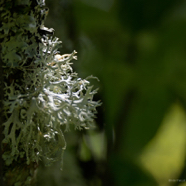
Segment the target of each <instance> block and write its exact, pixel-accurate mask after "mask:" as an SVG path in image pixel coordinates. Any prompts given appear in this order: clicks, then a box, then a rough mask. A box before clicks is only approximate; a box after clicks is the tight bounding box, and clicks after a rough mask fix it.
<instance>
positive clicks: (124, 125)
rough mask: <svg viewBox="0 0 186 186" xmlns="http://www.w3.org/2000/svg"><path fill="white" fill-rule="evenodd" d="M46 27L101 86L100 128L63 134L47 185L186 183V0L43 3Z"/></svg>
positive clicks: (43, 175) (45, 172)
mask: <svg viewBox="0 0 186 186" xmlns="http://www.w3.org/2000/svg"><path fill="white" fill-rule="evenodd" d="M46 5H47V6H48V7H49V9H50V11H49V15H48V17H47V20H46V24H45V25H46V26H47V27H49V28H50V27H51V28H54V29H55V36H57V37H59V38H60V40H62V42H63V43H62V48H61V49H60V50H61V54H65V53H71V52H72V51H73V50H74V49H75V50H76V51H77V52H78V61H74V64H73V68H74V70H75V71H76V72H78V74H79V76H80V77H81V78H86V77H87V76H89V75H93V76H96V77H98V78H99V80H100V81H97V80H91V83H92V84H94V87H95V88H97V87H99V93H98V94H97V96H96V97H95V100H101V101H102V103H103V104H102V106H101V107H99V108H98V114H97V119H96V120H95V125H96V127H95V128H94V129H92V130H89V131H87V130H86V131H74V130H73V129H72V130H71V132H68V133H65V137H66V141H67V150H66V151H65V153H64V157H63V171H62V172H61V171H60V170H59V163H56V164H54V165H53V166H51V167H48V168H46V167H44V166H43V167H42V166H41V167H40V170H39V173H38V178H39V179H38V180H39V181H38V185H45V186H61V185H65V186H84V185H87V186H125V185H126V186H153V185H155V186H156V185H157V186H176V185H179V186H185V185H186V114H185V108H186V2H185V1H184V0H180V1H176V0H169V1H167V0H161V1H160V0H152V1H149V0H94V1H93V0H46Z"/></svg>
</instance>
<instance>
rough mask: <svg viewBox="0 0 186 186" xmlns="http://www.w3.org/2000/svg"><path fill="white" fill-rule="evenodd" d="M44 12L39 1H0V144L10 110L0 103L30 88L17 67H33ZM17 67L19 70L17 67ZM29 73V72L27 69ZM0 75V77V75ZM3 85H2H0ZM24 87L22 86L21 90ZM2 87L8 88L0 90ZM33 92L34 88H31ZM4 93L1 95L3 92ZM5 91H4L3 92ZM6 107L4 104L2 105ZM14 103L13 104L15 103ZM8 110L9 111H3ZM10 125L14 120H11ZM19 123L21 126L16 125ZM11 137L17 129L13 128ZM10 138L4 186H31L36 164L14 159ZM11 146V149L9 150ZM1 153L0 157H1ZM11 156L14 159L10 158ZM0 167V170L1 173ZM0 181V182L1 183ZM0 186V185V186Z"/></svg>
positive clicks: (6, 144)
mask: <svg viewBox="0 0 186 186" xmlns="http://www.w3.org/2000/svg"><path fill="white" fill-rule="evenodd" d="M46 13H47V8H46V7H45V4H44V1H42V0H1V1H0V55H1V56H0V59H1V67H0V74H1V75H0V77H1V79H0V81H1V92H0V99H1V109H2V108H5V109H4V110H3V112H2V110H1V117H0V118H1V141H2V139H3V138H4V135H6V134H5V133H6V132H4V135H3V134H2V123H4V122H3V121H2V120H3V118H4V120H7V119H8V118H9V117H10V115H11V113H12V111H11V108H10V106H11V105H4V107H3V105H2V104H3V102H2V100H3V99H4V98H5V100H8V99H11V97H12V100H13V99H14V98H13V97H14V96H15V95H16V92H19V93H21V94H26V89H31V87H29V86H30V82H29V80H28V84H27V85H25V82H23V80H24V79H25V78H28V77H24V75H25V72H24V71H23V70H22V69H21V68H26V67H28V66H29V67H31V66H33V67H34V66H35V61H36V56H37V55H38V53H39V44H40V43H41V36H42V30H41V27H42V24H43V21H44V19H45V16H46ZM20 66H21V68H20ZM30 73H32V71H31V70H30ZM2 74H3V75H2ZM3 82H4V83H3ZM23 84H24V86H25V87H21V86H22V85H23ZM3 86H5V87H6V88H7V87H9V90H8V89H6V90H4V88H3ZM32 89H34V87H32ZM3 90H4V92H3ZM5 91H6V92H5ZM4 104H6V103H4ZM15 104H16V102H15ZM7 107H9V108H7ZM14 119H15V118H14ZM12 122H14V120H12ZM12 122H11V123H10V126H9V129H8V130H9V131H8V132H7V134H8V135H10V130H13V123H12ZM20 124H21V123H20ZM15 133H16V134H14V135H15V136H14V137H15V138H16V137H17V136H18V135H19V133H20V130H19V129H15ZM13 140H14V139H13V137H12V138H10V137H9V141H11V142H12V144H10V143H9V141H3V147H2V153H3V159H4V160H5V164H4V166H2V162H3V161H1V169H0V174H1V178H3V179H4V182H5V185H6V186H27V185H33V184H34V180H35V174H36V170H37V167H38V162H36V161H35V162H30V163H28V159H27V158H26V155H25V154H23V155H22V157H21V156H17V154H16V152H15V153H12V151H11V149H13V148H16V147H15V146H16V145H15V144H13ZM13 145H14V147H12V146H13ZM2 153H1V154H0V155H2ZM11 156H14V157H12V158H11ZM1 157H2V156H1ZM2 167H3V170H2ZM3 179H1V181H3ZM1 185H3V183H1Z"/></svg>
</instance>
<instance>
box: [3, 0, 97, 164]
mask: <svg viewBox="0 0 186 186" xmlns="http://www.w3.org/2000/svg"><path fill="white" fill-rule="evenodd" d="M47 12H48V9H47V8H46V7H45V2H44V0H15V1H13V0H6V1H5V0H4V1H0V43H1V44H0V47H1V48H0V50H1V58H2V60H3V70H4V73H3V76H4V77H3V78H4V85H5V86H4V90H3V91H4V108H3V113H4V117H5V122H4V124H3V126H4V132H3V133H4V140H3V151H4V153H3V159H4V160H5V163H6V165H10V164H11V163H12V162H13V161H14V160H17V159H18V158H26V161H27V164H30V162H38V161H39V160H40V158H41V157H44V159H45V160H46V164H50V163H52V162H53V161H56V160H58V159H59V158H61V156H62V153H63V150H64V149H65V148H66V142H65V139H64V135H63V131H62V128H61V126H63V125H65V126H66V129H65V130H69V126H70V125H71V124H72V125H73V126H74V127H75V128H76V129H81V128H87V127H89V126H91V125H92V123H93V119H94V117H95V113H96V107H97V106H99V105H100V103H99V102H96V101H93V96H94V94H95V93H96V90H92V86H90V85H89V81H88V80H87V79H81V78H78V76H77V74H76V73H74V72H73V70H72V67H71V63H70V62H71V60H72V59H76V56H75V54H76V52H75V51H73V52H72V53H71V54H65V55H60V54H59V52H58V48H59V45H60V43H61V42H60V41H58V38H56V37H53V29H48V28H46V27H45V26H44V20H45V17H46V14H47ZM57 154H61V155H60V156H59V155H58V156H57ZM56 157H59V158H56Z"/></svg>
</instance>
